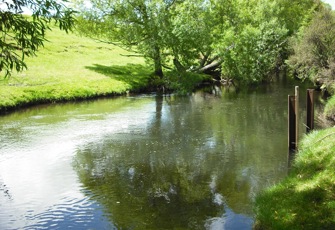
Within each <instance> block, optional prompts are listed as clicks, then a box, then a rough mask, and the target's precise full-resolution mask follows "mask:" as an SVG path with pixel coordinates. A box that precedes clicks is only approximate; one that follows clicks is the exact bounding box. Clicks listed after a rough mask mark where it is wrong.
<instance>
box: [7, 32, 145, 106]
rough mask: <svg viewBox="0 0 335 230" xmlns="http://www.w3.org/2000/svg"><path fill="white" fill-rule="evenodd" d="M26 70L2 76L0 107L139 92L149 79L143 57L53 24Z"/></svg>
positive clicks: (28, 61) (29, 60) (27, 59)
mask: <svg viewBox="0 0 335 230" xmlns="http://www.w3.org/2000/svg"><path fill="white" fill-rule="evenodd" d="M46 38H47V39H48V41H47V42H45V43H44V47H42V48H41V49H40V50H39V51H38V52H37V56H36V57H29V58H26V59H25V60H26V62H27V66H28V70H25V71H24V72H22V73H15V72H14V73H13V74H12V76H11V77H10V78H9V79H4V78H3V77H2V79H1V81H0V111H2V112H3V111H5V110H7V109H10V108H16V107H19V106H24V105H27V104H36V103H43V102H56V101H64V100H75V99H84V98H91V97H97V96H104V95H115V94H117V95H118V94H123V93H126V92H127V91H137V90H140V89H141V88H143V87H146V86H147V84H148V79H149V76H150V72H151V70H150V68H149V67H148V66H146V65H145V61H144V58H141V57H138V56H134V55H132V54H131V53H129V52H127V51H125V50H123V49H121V48H119V47H117V46H114V45H111V44H106V43H102V42H96V41H93V40H92V39H89V38H85V37H81V36H78V35H76V34H75V33H69V34H67V33H65V32H64V31H60V30H58V29H57V28H54V29H53V30H52V31H48V33H47V36H46Z"/></svg>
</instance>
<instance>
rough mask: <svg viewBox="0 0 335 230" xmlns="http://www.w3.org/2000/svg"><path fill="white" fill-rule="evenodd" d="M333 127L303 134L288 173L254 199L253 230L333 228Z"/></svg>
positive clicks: (334, 174)
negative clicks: (254, 219)
mask: <svg viewBox="0 0 335 230" xmlns="http://www.w3.org/2000/svg"><path fill="white" fill-rule="evenodd" d="M334 153H335V127H333V128H328V129H324V130H320V131H314V132H312V133H311V134H309V135H307V136H305V137H304V139H303V140H302V142H301V144H300V148H299V152H298V153H297V156H296V159H295V161H294V163H293V166H292V169H291V171H290V173H289V176H288V177H287V178H286V179H285V180H284V181H282V182H281V183H279V184H277V185H274V186H272V187H270V188H269V189H268V190H266V191H264V192H262V193H261V194H259V195H258V197H257V198H256V204H255V214H256V223H255V227H254V228H255V229H335V200H334V198H335V180H334V178H335V171H334V168H335V154H334Z"/></svg>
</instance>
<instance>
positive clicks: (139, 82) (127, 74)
mask: <svg viewBox="0 0 335 230" xmlns="http://www.w3.org/2000/svg"><path fill="white" fill-rule="evenodd" d="M86 68H87V69H89V70H92V71H95V72H97V73H100V74H103V75H105V76H107V77H110V78H113V79H115V80H118V81H122V82H125V83H127V84H129V85H130V86H131V88H132V89H133V90H140V89H143V88H146V87H147V85H148V82H149V80H150V76H151V73H152V69H150V68H149V67H147V66H144V65H140V64H127V65H123V66H121V65H112V66H104V65H99V64H94V65H93V66H86Z"/></svg>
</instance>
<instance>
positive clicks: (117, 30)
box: [75, 0, 211, 77]
mask: <svg viewBox="0 0 335 230" xmlns="http://www.w3.org/2000/svg"><path fill="white" fill-rule="evenodd" d="M75 3H76V4H75V5H76V7H77V8H78V10H79V12H80V14H79V18H78V22H79V23H78V28H79V31H80V32H81V33H82V34H84V35H87V36H90V37H93V38H95V39H99V40H101V41H105V42H110V43H114V44H117V45H119V46H122V47H124V48H127V49H131V50H133V51H134V50H135V51H136V52H139V53H141V54H143V56H144V57H145V58H146V59H147V60H149V61H150V62H152V63H153V65H154V73H155V75H157V76H159V77H162V76H163V68H164V67H166V68H168V69H171V68H174V69H175V70H177V71H178V72H183V71H186V70H188V69H189V68H190V67H192V66H194V65H200V64H198V63H196V61H197V60H199V57H200V56H201V54H202V56H203V57H206V60H209V59H208V57H209V54H210V52H211V46H210V42H209V39H208V38H210V29H209V28H210V27H209V26H208V24H209V23H206V20H208V21H209V22H210V20H209V19H208V18H207V17H208V15H209V14H208V10H209V8H208V4H209V2H208V3H206V2H204V1H202V0H196V1H191V0H186V1H180V0H126V1H124V0H106V1H99V0H89V1H86V0H77V1H76V2H75ZM205 63H206V62H203V63H202V64H201V65H205ZM195 69H196V68H195Z"/></svg>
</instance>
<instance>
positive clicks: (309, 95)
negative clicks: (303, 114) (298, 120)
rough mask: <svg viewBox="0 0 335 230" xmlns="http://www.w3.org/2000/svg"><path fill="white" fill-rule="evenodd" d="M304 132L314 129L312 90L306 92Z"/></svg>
mask: <svg viewBox="0 0 335 230" xmlns="http://www.w3.org/2000/svg"><path fill="white" fill-rule="evenodd" d="M306 126H307V127H306V132H307V133H309V132H310V131H312V130H313V129H314V89H308V90H307V122H306Z"/></svg>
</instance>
